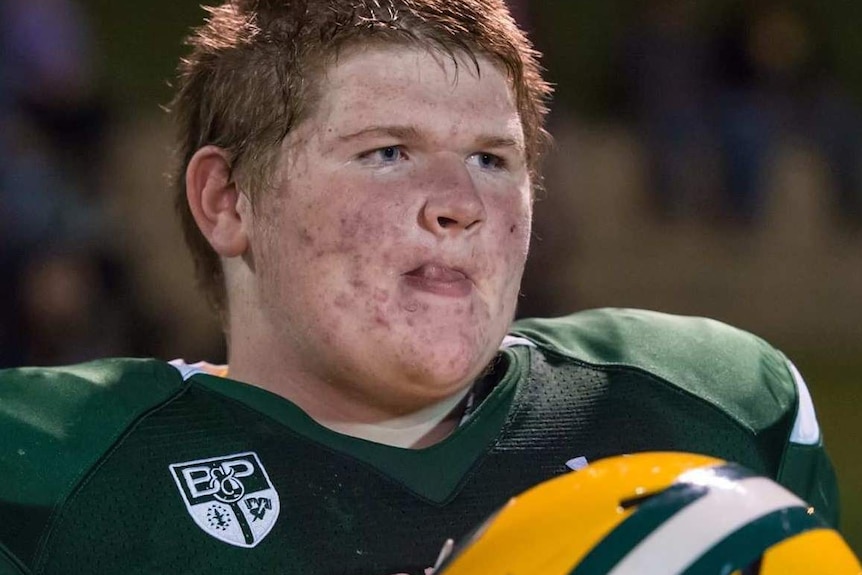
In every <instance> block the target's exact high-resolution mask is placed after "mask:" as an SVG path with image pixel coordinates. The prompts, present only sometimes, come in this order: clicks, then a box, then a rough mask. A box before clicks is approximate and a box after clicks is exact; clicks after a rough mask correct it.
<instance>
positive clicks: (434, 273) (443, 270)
mask: <svg viewBox="0 0 862 575" xmlns="http://www.w3.org/2000/svg"><path fill="white" fill-rule="evenodd" d="M402 277H403V278H404V282H405V283H406V284H407V285H408V286H409V287H411V288H413V289H415V290H418V291H424V292H428V293H432V294H435V295H440V296H445V297H465V296H467V295H470V293H471V292H472V291H473V281H472V280H471V279H470V276H469V275H468V274H467V273H466V272H464V271H463V270H461V269H459V268H457V267H452V266H448V265H446V264H441V263H436V262H428V263H424V264H422V265H420V266H418V267H416V268H414V269H412V270H410V271H409V272H407V273H405V274H404V275H403V276H402Z"/></svg>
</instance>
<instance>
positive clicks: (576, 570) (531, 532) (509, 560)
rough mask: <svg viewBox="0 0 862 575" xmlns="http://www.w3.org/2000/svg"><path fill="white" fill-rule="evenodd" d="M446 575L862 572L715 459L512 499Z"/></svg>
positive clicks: (603, 471) (459, 551) (605, 472)
mask: <svg viewBox="0 0 862 575" xmlns="http://www.w3.org/2000/svg"><path fill="white" fill-rule="evenodd" d="M436 573H437V575H480V574H482V575H484V574H487V575H604V574H610V575H671V574H673V575H730V574H731V573H736V574H741V575H803V574H805V575H814V574H817V575H825V574H830V575H849V574H853V575H859V574H860V573H862V567H860V564H859V562H858V560H857V559H856V557H855V556H854V554H853V552H852V551H851V550H850V548H849V547H848V545H847V543H846V542H845V541H844V539H843V538H842V537H841V536H840V535H839V534H838V532H837V531H835V530H834V529H832V528H831V527H829V526H828V525H827V524H825V523H824V522H823V521H822V520H821V519H820V518H819V517H818V515H817V513H816V512H815V510H814V509H812V508H811V507H809V506H808V505H807V504H806V503H804V502H803V501H802V500H801V499H799V498H798V497H797V496H795V495H793V494H792V493H791V492H790V491H788V490H787V489H785V488H784V487H782V486H780V485H779V484H777V483H776V482H774V481H772V480H771V479H767V478H765V477H762V476H759V475H757V474H755V473H753V472H751V471H749V470H747V469H746V468H744V467H742V466H740V465H736V464H733V463H728V462H726V461H723V460H720V459H715V458H712V457H707V456H702V455H694V454H689V453H669V452H662V453H658V452H653V453H641V454H637V455H624V456H618V457H612V458H608V459H604V460H601V461H598V462H595V463H592V464H590V465H588V466H587V467H586V468H584V469H581V470H580V471H576V472H572V473H569V474H567V475H564V476H561V477H557V478H555V479H551V480H549V481H546V482H544V483H542V484H540V485H538V486H536V487H534V488H532V489H530V490H528V491H526V492H524V493H523V494H521V495H519V496H516V497H514V498H512V499H511V500H510V501H509V502H508V503H507V504H506V505H504V506H503V507H502V508H501V509H500V510H498V511H497V512H496V513H495V514H493V515H492V516H491V517H490V518H489V519H488V520H487V521H485V522H484V523H483V524H482V525H481V526H480V527H479V528H478V529H476V530H475V531H474V533H473V534H471V535H470V536H468V537H467V538H466V539H465V540H464V541H463V542H462V544H461V545H459V546H458V547H456V549H455V551H454V552H453V553H452V554H451V555H450V556H449V557H448V559H446V560H445V561H444V562H443V564H442V565H441V566H440V567H439V568H438V570H437V571H436Z"/></svg>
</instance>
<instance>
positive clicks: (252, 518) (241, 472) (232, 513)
mask: <svg viewBox="0 0 862 575" xmlns="http://www.w3.org/2000/svg"><path fill="white" fill-rule="evenodd" d="M169 467H170V470H171V475H172V476H173V478H174V481H175V482H176V484H177V487H178V488H179V490H180V494H181V495H182V496H183V501H184V502H185V504H186V509H188V511H189V515H191V516H192V519H194V521H195V523H197V525H198V527H200V528H201V529H203V530H204V531H205V532H207V533H208V534H210V535H212V536H213V537H215V538H216V539H220V540H221V541H224V542H225V543H230V544H231V545H236V546H237V547H254V546H255V545H257V544H258V543H260V542H261V541H262V540H263V538H264V537H266V536H267V534H269V532H270V530H271V529H272V527H273V526H274V525H275V520H276V519H278V512H279V510H280V506H279V501H278V493H276V491H275V489H274V488H273V486H272V482H271V481H270V480H269V476H268V475H267V474H266V470H265V469H264V468H263V465H261V463H260V459H258V457H257V454H256V453H253V452H251V451H249V452H248V453H236V454H234V455H226V456H224V457H213V458H211V459H199V460H197V461H186V462H185V463H173V464H171V465H170V466H169Z"/></svg>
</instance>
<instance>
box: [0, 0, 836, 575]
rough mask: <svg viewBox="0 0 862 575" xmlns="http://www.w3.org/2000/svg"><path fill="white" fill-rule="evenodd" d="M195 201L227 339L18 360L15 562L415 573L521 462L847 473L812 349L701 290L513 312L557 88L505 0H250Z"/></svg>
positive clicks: (8, 420) (190, 118)
mask: <svg viewBox="0 0 862 575" xmlns="http://www.w3.org/2000/svg"><path fill="white" fill-rule="evenodd" d="M210 12H211V16H210V19H209V20H208V22H207V23H206V24H205V25H204V26H203V27H201V28H200V29H198V30H196V31H195V32H194V34H193V35H192V37H191V40H190V44H191V47H192V52H191V55H190V56H189V57H188V59H186V60H184V61H183V64H182V65H181V69H180V72H181V73H180V79H179V83H178V95H177V97H176V101H175V103H174V114H175V117H176V121H177V124H178V126H179V129H180V139H179V150H180V157H181V168H180V170H179V172H178V174H179V175H178V182H177V187H178V190H179V192H178V206H179V209H180V213H181V215H182V219H183V224H184V226H185V231H186V234H187V237H188V240H189V244H190V245H191V247H192V250H193V253H194V254H195V257H196V259H197V263H198V274H199V278H200V280H201V282H202V284H203V286H204V288H205V290H206V292H207V293H208V294H209V295H210V297H211V299H212V300H213V302H214V304H215V307H216V308H217V309H218V310H219V313H220V314H221V317H222V319H223V323H224V328H225V333H226V337H227V341H228V359H229V365H228V366H224V367H216V366H211V365H207V364H198V365H194V366H190V365H186V364H184V363H181V362H174V363H173V364H167V363H164V362H161V361H155V360H106V361H99V362H94V363H90V364H86V365H79V366H74V367H68V368H54V369H29V370H16V371H8V372H5V373H2V375H0V406H2V409H0V437H2V451H0V474H2V477H3V478H4V480H3V481H2V482H0V518H2V520H0V543H2V545H0V558H2V559H0V563H3V562H5V563H3V564H4V565H5V567H6V571H7V572H12V573H30V572H32V573H75V572H81V573H88V574H95V573H118V572H121V571H122V572H140V573H154V572H177V571H182V572H183V573H207V574H210V575H211V574H213V573H234V572H274V573H303V574H321V575H324V574H325V575H331V574H334V573H350V574H357V575H359V574H363V575H385V574H387V573H393V572H396V571H402V572H409V573H421V572H422V570H423V569H424V568H426V567H428V566H429V565H430V564H432V563H433V561H434V558H435V557H436V554H437V551H438V549H439V548H440V545H441V544H442V542H443V541H444V540H445V539H446V538H449V537H453V538H456V539H457V538H459V537H461V536H463V535H464V534H465V533H466V532H467V531H468V530H469V529H470V528H471V527H472V526H473V525H475V524H476V523H477V522H478V521H479V520H481V519H482V518H483V517H484V516H485V515H486V514H487V513H488V512H490V511H491V510H493V509H495V508H497V507H499V505H500V504H501V503H503V502H504V501H506V500H507V499H508V498H509V497H510V496H512V495H514V494H516V493H518V492H520V491H522V490H524V489H525V488H527V487H529V486H531V485H534V484H536V483H538V482H539V481H542V480H545V479H547V478H550V477H552V476H555V475H559V474H561V473H566V472H568V471H569V470H571V469H577V468H579V467H581V466H583V465H585V464H587V463H588V462H589V461H593V460H595V459H598V458H601V457H605V456H608V455H612V454H619V453H630V452H637V451H644V450H658V449H663V450H684V451H694V452H702V453H705V454H709V455H712V456H717V457H722V458H725V459H728V460H731V461H736V462H739V463H742V464H744V465H746V466H749V467H751V468H753V469H754V470H756V471H759V472H763V473H767V474H769V475H770V476H773V477H776V478H777V479H778V480H780V481H782V482H784V483H785V484H786V485H788V486H789V487H791V488H792V489H794V490H795V491H797V492H798V493H799V494H800V495H801V496H802V497H803V498H806V499H808V500H809V501H810V502H811V503H812V504H813V505H815V507H817V508H818V510H820V511H821V512H823V513H825V514H827V515H828V516H833V514H834V512H835V510H836V505H837V502H836V500H835V498H834V495H835V485H834V477H833V475H832V472H831V467H830V465H829V461H828V459H827V458H826V456H825V454H824V452H823V450H822V445H821V442H820V435H819V430H818V429H817V424H816V420H815V419H814V417H813V409H812V407H811V404H810V400H809V397H808V394H807V391H806V390H805V386H804V384H803V383H802V380H801V379H800V378H799V377H798V374H796V372H795V370H794V369H793V368H792V366H791V365H790V364H789V363H788V362H787V360H786V359H785V358H784V357H783V356H782V355H781V354H780V353H779V352H777V351H775V350H774V349H772V348H771V347H769V346H768V345H766V344H765V343H763V342H762V341H760V340H758V339H756V338H754V337H753V336H750V335H748V334H745V333H742V332H739V331H736V330H733V329H732V328H729V327H727V326H724V325H721V324H718V323H716V322H711V321H708V320H703V319H690V318H678V317H670V316H665V315H660V314H654V313H648V312H638V311H625V310H603V311H592V312H584V313H580V314H575V315H573V316H570V317H567V318H562V319H556V320H531V321H525V322H521V323H517V324H515V325H514V326H512V325H511V320H512V318H513V316H514V311H515V305H516V300H517V296H518V288H519V283H520V279H521V273H522V271H523V267H524V261H525V258H526V254H527V248H528V243H529V237H530V218H531V201H532V190H533V188H534V187H535V186H536V185H537V183H538V181H539V176H538V169H537V165H538V161H539V156H540V151H541V147H542V142H543V138H544V132H543V128H542V124H543V118H544V115H545V102H546V99H547V97H548V94H549V88H548V86H547V84H546V83H545V82H544V81H543V80H542V79H541V76H540V74H539V66H538V63H537V55H536V54H535V52H533V51H532V49H531V48H530V45H529V43H528V42H527V40H526V39H525V37H524V36H523V34H522V33H521V32H520V31H519V30H518V29H517V27H516V26H515V24H514V22H513V21H512V20H511V18H510V17H509V15H508V13H507V11H506V9H505V7H504V4H503V2H502V0H325V1H324V0H314V1H299V0H259V1H251V0H236V1H234V2H231V3H228V4H225V5H223V6H220V7H217V8H212V9H211V10H210Z"/></svg>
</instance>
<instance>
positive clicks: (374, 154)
mask: <svg viewBox="0 0 862 575" xmlns="http://www.w3.org/2000/svg"><path fill="white" fill-rule="evenodd" d="M359 159H360V160H363V161H367V162H371V163H376V164H382V165H387V164H394V163H397V162H399V161H401V160H405V159H407V153H406V152H405V151H404V148H402V147H401V146H386V147H383V148H377V149H375V150H371V151H369V152H365V153H363V154H361V155H360V156H359Z"/></svg>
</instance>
